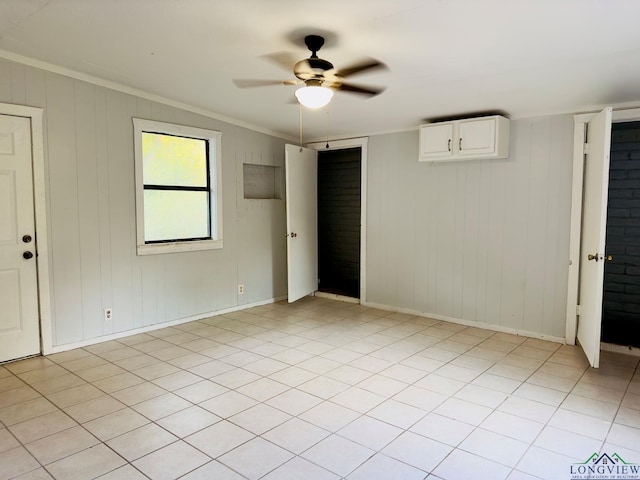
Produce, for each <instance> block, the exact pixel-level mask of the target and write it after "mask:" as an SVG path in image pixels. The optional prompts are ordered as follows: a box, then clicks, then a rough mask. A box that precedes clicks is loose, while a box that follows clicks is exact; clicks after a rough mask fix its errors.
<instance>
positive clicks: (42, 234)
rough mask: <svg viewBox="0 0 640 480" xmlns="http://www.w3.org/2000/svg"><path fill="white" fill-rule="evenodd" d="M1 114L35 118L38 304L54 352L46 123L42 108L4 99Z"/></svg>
mask: <svg viewBox="0 0 640 480" xmlns="http://www.w3.org/2000/svg"><path fill="white" fill-rule="evenodd" d="M0 114H1V115H13V116H16V117H25V118H29V119H30V121H31V155H32V160H31V161H32V164H33V200H34V209H35V226H36V246H37V252H38V261H37V273H38V308H39V311H40V350H41V353H43V354H45V355H46V354H47V353H50V352H51V349H52V347H53V325H52V322H51V284H50V279H49V237H48V232H47V197H46V188H45V185H46V180H45V166H44V125H43V110H42V109H41V108H35V107H26V106H23V105H13V104H9V103H0Z"/></svg>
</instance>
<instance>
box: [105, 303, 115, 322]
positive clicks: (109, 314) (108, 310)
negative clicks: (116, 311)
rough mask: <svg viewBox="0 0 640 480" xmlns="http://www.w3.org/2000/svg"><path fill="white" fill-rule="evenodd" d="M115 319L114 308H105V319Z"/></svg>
mask: <svg viewBox="0 0 640 480" xmlns="http://www.w3.org/2000/svg"><path fill="white" fill-rule="evenodd" d="M112 319H113V308H111V307H109V308H105V309H104V321H105V322H110V321H111V320H112Z"/></svg>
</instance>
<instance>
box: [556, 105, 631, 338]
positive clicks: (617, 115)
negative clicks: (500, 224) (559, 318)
mask: <svg viewBox="0 0 640 480" xmlns="http://www.w3.org/2000/svg"><path fill="white" fill-rule="evenodd" d="M596 113H597V112H593V113H582V114H576V115H574V116H573V122H574V127H573V179H572V184H571V230H570V234H569V262H570V263H569V277H568V280H567V282H568V288H567V313H566V331H565V339H566V342H567V343H568V344H570V345H575V343H576V332H577V328H578V322H577V317H576V305H577V302H578V288H579V279H580V236H581V233H582V195H583V186H584V147H583V145H584V142H585V138H586V137H585V131H586V124H587V123H588V122H589V121H590V120H591V119H592V118H593V117H594V116H595V115H596ZM636 120H640V108H637V107H627V108H619V109H617V110H616V109H614V110H613V117H612V121H613V122H614V123H618V122H631V121H636Z"/></svg>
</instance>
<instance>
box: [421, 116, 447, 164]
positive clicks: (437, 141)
mask: <svg viewBox="0 0 640 480" xmlns="http://www.w3.org/2000/svg"><path fill="white" fill-rule="evenodd" d="M452 154H453V123H438V124H434V125H422V126H421V127H420V159H426V158H434V157H440V158H443V157H445V158H446V157H450V156H451V155H452Z"/></svg>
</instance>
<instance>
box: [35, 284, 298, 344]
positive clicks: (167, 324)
mask: <svg viewBox="0 0 640 480" xmlns="http://www.w3.org/2000/svg"><path fill="white" fill-rule="evenodd" d="M286 299H287V297H286V296H284V297H275V298H270V299H268V300H261V301H259V302H255V303H250V304H246V305H237V306H235V307H229V308H224V309H222V310H216V311H215V312H208V313H200V314H198V315H193V316H190V317H185V318H180V319H178V320H171V321H169V322H163V323H157V324H155V325H149V326H146V327H140V328H135V329H133V330H125V331H124V332H118V333H113V334H110V335H103V336H102V337H96V338H91V339H89V340H82V341H79V342H73V343H65V344H64V345H56V346H55V347H53V349H52V350H51V351H49V352H47V354H51V353H60V352H66V351H67V350H73V349H74V348H81V347H86V346H88V345H95V344H96V343H103V342H109V341H111V340H118V339H119V338H125V337H130V336H133V335H138V334H140V333H146V332H152V331H154V330H161V329H163V328H167V327H175V326H176V325H182V324H184V323H189V322H195V321H197V320H202V319H203V318H209V317H215V316H218V315H225V314H227V313H232V312H237V311H239V310H245V309H247V308H253V307H260V306H262V305H268V304H272V303H277V302H280V301H282V300H286Z"/></svg>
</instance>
